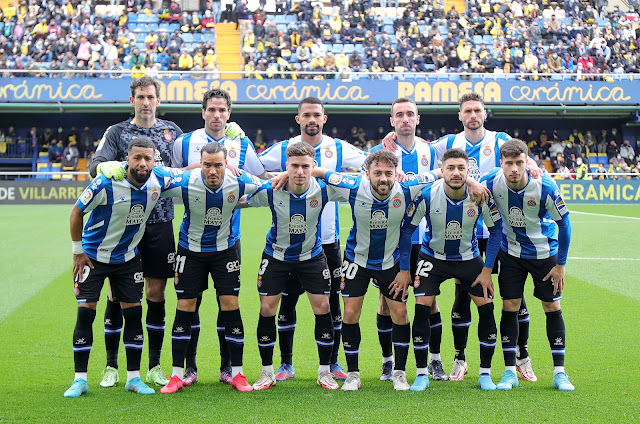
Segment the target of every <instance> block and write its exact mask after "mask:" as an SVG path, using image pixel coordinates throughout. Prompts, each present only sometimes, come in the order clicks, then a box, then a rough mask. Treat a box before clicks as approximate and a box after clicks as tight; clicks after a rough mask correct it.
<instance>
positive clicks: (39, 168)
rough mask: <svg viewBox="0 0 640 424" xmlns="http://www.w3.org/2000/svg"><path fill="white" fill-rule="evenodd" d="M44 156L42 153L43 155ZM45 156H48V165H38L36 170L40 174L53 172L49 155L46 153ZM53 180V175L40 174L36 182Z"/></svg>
mask: <svg viewBox="0 0 640 424" xmlns="http://www.w3.org/2000/svg"><path fill="white" fill-rule="evenodd" d="M41 154H42V153H41ZM45 155H47V162H46V163H38V165H37V168H36V170H37V171H38V172H50V171H51V166H50V165H49V162H48V160H49V155H48V154H47V153H45ZM49 179H51V175H45V174H38V175H36V180H49Z"/></svg>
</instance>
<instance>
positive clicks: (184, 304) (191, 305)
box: [178, 299, 198, 312]
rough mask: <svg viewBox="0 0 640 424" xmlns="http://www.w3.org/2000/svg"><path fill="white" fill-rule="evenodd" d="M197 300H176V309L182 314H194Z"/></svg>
mask: <svg viewBox="0 0 640 424" xmlns="http://www.w3.org/2000/svg"><path fill="white" fill-rule="evenodd" d="M197 303H198V299H178V309H179V310H180V311H184V312H195V311H196V304H197Z"/></svg>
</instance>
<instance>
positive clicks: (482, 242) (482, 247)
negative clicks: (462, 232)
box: [476, 238, 500, 275]
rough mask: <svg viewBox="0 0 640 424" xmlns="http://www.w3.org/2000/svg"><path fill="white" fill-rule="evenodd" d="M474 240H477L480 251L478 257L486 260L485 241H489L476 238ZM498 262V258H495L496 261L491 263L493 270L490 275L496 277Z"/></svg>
mask: <svg viewBox="0 0 640 424" xmlns="http://www.w3.org/2000/svg"><path fill="white" fill-rule="evenodd" d="M476 240H478V250H479V251H480V257H482V258H485V259H486V258H487V241H489V239H486V238H478V239H476ZM499 262H500V261H498V258H497V257H496V260H495V261H494V262H493V268H492V269H491V273H492V274H496V275H498V269H500V268H499V265H498V263H499Z"/></svg>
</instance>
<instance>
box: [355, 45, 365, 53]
mask: <svg viewBox="0 0 640 424" xmlns="http://www.w3.org/2000/svg"><path fill="white" fill-rule="evenodd" d="M356 51H357V52H358V54H359V55H360V56H363V55H364V46H363V45H362V44H356Z"/></svg>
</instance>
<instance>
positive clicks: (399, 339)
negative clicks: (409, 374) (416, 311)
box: [391, 323, 411, 371]
mask: <svg viewBox="0 0 640 424" xmlns="http://www.w3.org/2000/svg"><path fill="white" fill-rule="evenodd" d="M391 338H392V340H393V353H394V356H395V359H396V362H395V366H394V367H393V369H394V370H400V371H404V370H405V369H406V368H407V356H409V344H410V343H411V326H410V325H409V324H396V323H394V324H393V331H392V333H391Z"/></svg>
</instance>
